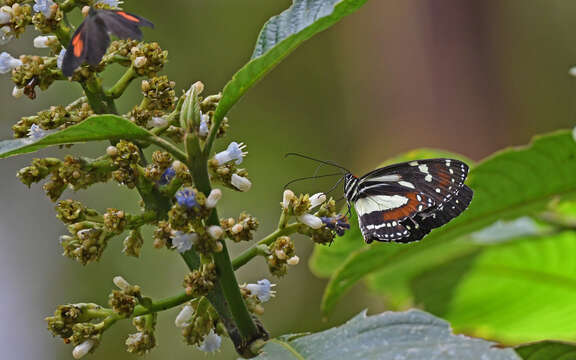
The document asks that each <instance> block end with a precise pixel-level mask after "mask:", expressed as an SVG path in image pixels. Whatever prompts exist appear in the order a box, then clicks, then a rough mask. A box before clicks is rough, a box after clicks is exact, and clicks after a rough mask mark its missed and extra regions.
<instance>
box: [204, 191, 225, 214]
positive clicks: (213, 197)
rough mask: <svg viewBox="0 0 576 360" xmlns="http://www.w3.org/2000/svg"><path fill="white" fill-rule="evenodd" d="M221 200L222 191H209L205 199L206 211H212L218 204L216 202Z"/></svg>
mask: <svg viewBox="0 0 576 360" xmlns="http://www.w3.org/2000/svg"><path fill="white" fill-rule="evenodd" d="M221 198H222V190H220V189H212V191H210V195H208V197H207V198H206V204H205V205H206V207H207V208H208V209H212V208H214V207H216V204H218V201H219V200H220V199H221Z"/></svg>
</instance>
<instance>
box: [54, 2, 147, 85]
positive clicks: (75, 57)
mask: <svg viewBox="0 0 576 360" xmlns="http://www.w3.org/2000/svg"><path fill="white" fill-rule="evenodd" d="M140 26H147V27H154V24H152V23H151V22H150V21H148V20H146V19H144V18H143V17H140V16H138V15H134V14H130V13H127V12H125V11H122V10H95V9H94V8H90V12H89V13H88V16H87V17H86V19H84V21H83V22H82V24H80V26H79V27H78V29H77V30H76V32H75V33H74V35H73V36H72V40H70V44H69V45H68V48H66V54H65V55H64V60H63V61H62V73H63V74H64V75H65V76H72V74H73V73H74V70H75V69H76V68H78V67H79V66H80V65H82V64H83V63H85V62H86V63H88V64H90V65H93V66H96V65H98V64H99V63H100V61H101V60H102V57H103V56H104V54H106V50H107V49H108V46H109V45H110V35H109V34H110V33H111V34H114V35H116V36H117V37H119V38H120V39H134V40H141V39H142V31H141V30H140Z"/></svg>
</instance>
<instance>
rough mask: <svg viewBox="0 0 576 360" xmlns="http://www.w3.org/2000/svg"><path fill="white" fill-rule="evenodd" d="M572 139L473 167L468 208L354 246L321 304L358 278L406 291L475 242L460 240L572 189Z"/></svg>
mask: <svg viewBox="0 0 576 360" xmlns="http://www.w3.org/2000/svg"><path fill="white" fill-rule="evenodd" d="M575 160H576V143H575V142H574V139H573V138H572V134H571V132H570V131H561V132H557V133H553V134H549V135H546V136H542V137H538V138H536V139H535V140H534V142H533V143H532V144H531V145H530V146H528V147H521V148H512V149H508V150H504V151H502V152H499V153H497V154H495V155H494V156H492V157H490V158H488V159H486V160H485V161H483V162H482V163H481V164H479V165H478V166H476V167H474V168H473V169H472V170H471V173H470V178H469V182H468V184H469V186H470V187H471V188H472V189H473V190H474V199H473V200H472V204H471V205H470V207H469V209H468V210H466V211H465V212H464V213H463V214H462V215H461V216H459V217H458V218H456V219H454V220H453V221H451V222H450V223H449V224H447V225H445V226H443V227H441V228H439V229H436V230H434V231H433V232H432V233H431V234H430V235H428V236H427V237H426V238H425V239H424V240H423V241H421V242H419V243H415V244H408V245H404V244H388V243H379V244H373V245H372V246H369V247H363V248H361V249H359V250H356V251H355V252H353V253H352V254H350V255H349V256H348V258H347V259H346V260H345V261H344V262H343V264H342V265H341V266H340V267H339V268H338V270H337V271H336V272H335V273H334V274H333V276H332V278H331V280H330V282H329V284H328V286H327V289H326V291H325V293H324V299H323V302H322V309H323V311H324V312H329V311H330V310H331V309H332V308H333V307H334V305H335V303H336V301H337V300H338V299H339V298H340V297H341V296H342V295H343V294H344V293H345V292H346V291H347V290H348V289H349V288H350V287H351V286H352V285H354V284H355V283H356V282H357V281H358V280H360V279H362V278H365V277H366V276H368V275H371V276H376V275H377V276H378V283H379V284H380V285H381V286H382V287H384V288H385V287H386V286H390V289H391V291H396V290H398V289H400V291H399V293H400V294H401V296H403V297H404V298H406V297H408V296H409V294H407V292H408V293H409V287H408V286H409V285H408V284H409V283H408V282H409V281H410V279H411V278H412V277H413V276H416V275H417V274H419V273H421V272H423V271H426V269H429V268H431V267H434V266H436V265H439V264H441V263H444V262H446V261H448V260H450V259H451V258H453V257H455V256H460V255H464V254H469V253H470V252H473V251H475V249H476V248H477V247H478V246H479V244H475V243H473V242H471V241H467V242H466V241H464V240H462V239H458V238H459V237H462V236H464V235H467V234H469V233H471V232H473V231H477V230H479V229H481V228H483V227H486V226H488V225H490V224H492V223H493V222H495V221H497V220H507V219H514V218H517V217H520V216H525V215H531V214H534V213H535V212H538V211H540V210H543V209H544V208H545V207H546V205H547V204H548V203H549V202H550V201H551V200H552V199H556V198H560V197H565V196H570V195H572V196H573V195H575V194H576V182H575V181H574V179H575V178H576V161H575Z"/></svg>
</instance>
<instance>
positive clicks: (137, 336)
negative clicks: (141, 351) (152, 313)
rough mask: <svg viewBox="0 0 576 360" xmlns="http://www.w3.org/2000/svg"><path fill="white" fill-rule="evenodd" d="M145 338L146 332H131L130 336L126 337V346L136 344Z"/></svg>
mask: <svg viewBox="0 0 576 360" xmlns="http://www.w3.org/2000/svg"><path fill="white" fill-rule="evenodd" d="M143 338H144V333H143V332H141V331H140V332H137V333H134V334H130V335H128V338H126V342H125V344H126V346H136V345H138V344H139V343H141V342H142V340H143Z"/></svg>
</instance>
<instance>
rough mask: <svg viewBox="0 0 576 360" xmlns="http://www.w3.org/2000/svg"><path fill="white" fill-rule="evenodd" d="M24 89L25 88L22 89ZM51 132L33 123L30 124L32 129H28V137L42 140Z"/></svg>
mask: <svg viewBox="0 0 576 360" xmlns="http://www.w3.org/2000/svg"><path fill="white" fill-rule="evenodd" d="M22 91H24V90H22ZM48 134H49V132H48V131H46V130H44V129H42V128H41V127H40V126H38V125H36V124H32V126H30V129H29V130H28V138H29V139H32V140H35V141H36V140H40V139H42V138H43V137H45V136H46V135H48Z"/></svg>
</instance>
